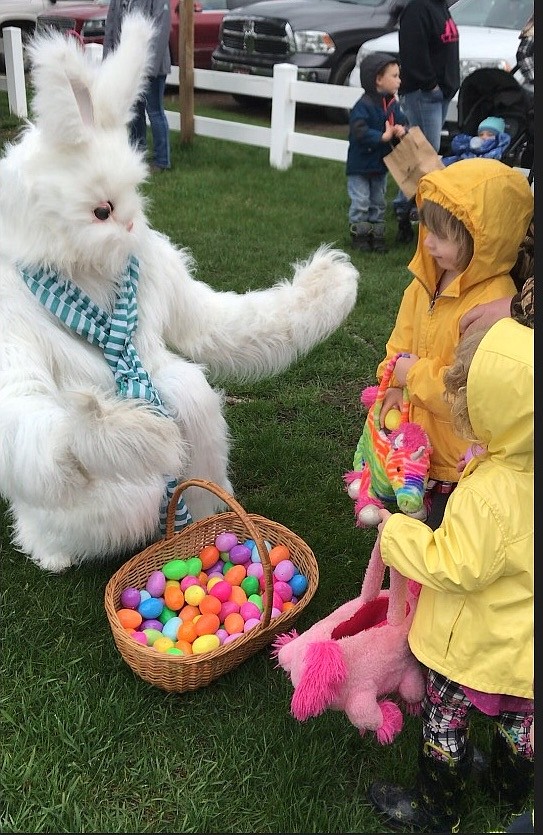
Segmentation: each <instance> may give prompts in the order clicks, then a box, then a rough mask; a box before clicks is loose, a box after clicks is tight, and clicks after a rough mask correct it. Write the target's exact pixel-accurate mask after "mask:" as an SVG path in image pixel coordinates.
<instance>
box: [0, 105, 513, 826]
mask: <svg viewBox="0 0 543 835" xmlns="http://www.w3.org/2000/svg"><path fill="white" fill-rule="evenodd" d="M0 124H1V126H2V139H5V138H6V137H7V135H8V133H13V131H14V129H15V128H16V120H12V119H11V118H10V117H9V116H8V115H7V106H6V101H5V96H3V95H2V94H0ZM172 162H173V169H172V171H171V172H169V173H168V174H164V175H160V176H158V177H156V178H155V179H153V180H152V181H151V182H150V183H149V184H147V185H146V186H145V191H146V192H147V194H148V197H149V209H148V212H149V218H150V221H151V223H152V224H153V225H154V226H155V227H156V228H158V229H160V230H162V231H164V232H165V233H166V234H168V235H169V236H170V237H171V239H172V240H173V241H174V242H175V243H177V244H179V245H183V246H186V247H188V248H189V249H190V250H191V251H192V253H193V254H194V257H195V259H196V263H197V265H198V276H199V277H200V278H202V279H203V280H205V281H207V282H208V283H209V284H211V285H212V286H213V287H215V288H217V289H225V290H226V289H228V290H230V289H234V290H237V291H240V292H243V291H246V290H250V289H253V288H258V287H263V286H266V285H269V284H271V283H273V282H274V281H275V280H277V279H279V278H282V277H284V276H288V275H290V274H291V271H292V270H291V264H292V262H294V261H296V260H298V259H301V258H305V257H306V256H308V255H309V254H310V253H311V252H312V251H313V250H314V249H315V248H316V247H317V246H318V245H319V244H320V243H322V242H335V243H336V244H337V245H338V246H340V247H347V246H348V234H347V207H348V200H347V195H346V186H345V173H344V169H343V166H342V165H341V164H339V163H335V162H330V161H323V160H316V159H310V158H304V157H301V156H298V157H295V160H294V164H293V166H292V168H291V169H290V170H289V171H286V172H278V171H274V170H272V169H271V168H270V167H269V165H268V158H267V152H266V151H265V150H263V149H256V148H252V147H248V146H247V147H246V146H242V145H236V144H233V143H227V142H221V141H218V140H212V139H205V138H198V137H197V138H196V139H195V141H194V142H193V144H192V145H190V146H186V147H183V146H181V145H180V143H179V142H178V141H176V137H175V135H174V137H173V138H172ZM393 192H394V189H393V188H392V186H391V188H390V196H392V194H393ZM393 232H394V229H393V224H392V220H391V222H390V224H389V233H388V234H389V236H390V238H392V237H393ZM411 252H412V248H411V247H402V248H398V247H392V248H391V251H390V253H389V254H388V255H387V256H384V257H383V256H378V255H361V254H359V253H354V254H353V261H354V262H355V264H356V265H357V267H358V268H359V270H360V273H361V281H360V291H359V297H358V302H357V305H356V308H355V309H354V311H353V312H352V314H351V315H350V317H349V318H348V320H347V321H346V322H345V323H344V325H343V326H342V327H341V328H340V329H339V330H338V331H337V332H336V333H335V334H334V335H333V336H332V337H331V338H330V339H329V340H328V341H327V342H326V343H324V344H322V345H321V346H319V347H318V348H317V349H316V350H314V351H313V352H312V353H311V355H310V356H308V357H307V358H306V359H304V360H303V361H301V362H299V363H298V364H297V365H295V366H293V367H292V368H291V369H290V370H289V371H288V372H286V373H284V374H282V375H281V376H279V377H277V378H275V379H273V380H268V381H265V382H261V383H258V384H255V385H230V386H228V389H227V393H228V394H229V395H231V397H232V400H231V402H230V405H228V406H227V410H226V414H227V420H228V422H229V425H230V427H231V431H232V435H233V449H232V458H231V461H232V479H233V483H234V485H235V488H236V492H237V496H238V499H239V500H240V501H241V503H242V505H243V506H244V507H245V508H246V509H247V510H248V511H249V512H252V513H260V514H262V515H264V516H266V517H268V518H271V519H274V520H276V521H278V522H281V523H283V524H284V525H286V526H287V527H289V528H291V529H292V530H294V531H295V532H296V533H298V534H299V535H300V536H302V537H303V538H304V539H305V540H306V541H307V543H308V544H309V545H310V546H311V548H312V549H313V551H314V553H315V555H316V557H317V560H318V563H319V570H320V584H319V588H318V590H317V592H316V594H315V596H314V598H313V599H312V601H311V603H310V604H309V605H308V606H307V608H306V609H305V610H304V612H303V613H302V615H301V616H300V618H299V620H298V621H297V624H296V625H297V627H298V629H300V630H303V629H306V628H307V627H309V626H310V625H311V624H312V623H313V622H315V621H316V620H318V619H319V618H321V617H323V616H324V615H325V614H327V613H328V612H330V611H331V610H332V609H333V608H335V607H337V606H338V605H339V604H341V603H343V602H345V601H346V600H349V599H351V598H352V597H354V596H356V595H357V594H358V593H359V590H360V583H361V579H362V575H363V572H364V568H365V566H366V564H367V560H368V557H369V551H370V548H371V545H372V540H373V534H372V533H370V532H361V531H359V530H356V529H355V528H354V525H353V517H352V507H351V502H350V500H349V499H348V497H347V496H346V494H345V493H344V491H343V489H342V480H341V477H342V473H343V472H344V471H345V470H346V469H347V468H348V467H349V466H350V463H351V459H352V455H353V452H354V448H355V446H356V442H357V440H358V437H359V435H360V432H361V426H362V420H363V418H362V415H361V413H360V411H359V408H358V396H359V392H360V389H361V388H362V387H363V386H365V385H367V384H368V383H371V382H373V381H374V372H375V368H376V365H377V363H378V361H379V360H380V358H381V357H382V355H383V351H384V345H385V341H386V338H387V336H388V333H389V331H390V329H391V327H392V323H393V321H394V316H395V313H396V310H397V307H398V304H399V301H400V298H401V294H402V292H403V289H404V287H405V286H406V284H407V282H408V281H409V274H408V271H407V269H406V264H407V262H408V260H409V257H410V254H411ZM333 293H334V288H333V287H331V288H330V297H331V299H333ZM0 548H1V571H2V621H1V622H2V632H3V642H2V648H3V649H2V660H1V665H2V670H1V674H2V682H3V686H2V689H1V694H0V719H1V734H2V754H1V756H2V768H1V777H0V780H1V782H0V798H1V800H0V830H1V831H2V832H5V833H8V832H57V833H59V832H72V833H74V832H86V833H93V832H94V833H99V832H124V833H132V832H142V833H143V832H155V833H156V832H172V833H179V832H187V833H188V832H195V833H196V832H200V833H207V832H232V833H233V832H238V833H257V832H258V833H274V832H275V833H276V832H289V833H332V832H344V833H347V832H377V831H379V832H384V831H387V830H386V828H385V827H383V825H382V824H381V822H380V821H379V819H378V818H377V817H376V816H375V815H374V813H373V812H372V810H371V808H370V806H369V804H368V801H367V799H366V790H367V787H368V785H369V783H370V781H371V780H372V779H374V778H376V777H387V778H390V777H394V778H397V779H398V780H401V781H402V780H403V781H406V782H407V781H409V780H411V779H412V777H413V775H414V773H415V769H416V754H417V738H418V730H419V723H418V721H417V720H416V719H414V718H411V717H408V718H407V719H406V723H405V726H404V730H403V731H402V733H401V734H400V735H399V736H398V738H397V740H396V741H395V742H394V744H392V745H390V746H380V745H378V744H377V742H376V740H375V737H374V735H373V734H367V735H366V736H364V738H360V736H359V734H358V732H357V731H356V729H355V728H354V727H353V726H352V725H350V723H349V722H348V720H347V719H346V717H345V716H344V715H343V714H342V713H335V712H326V713H324V714H322V715H321V716H319V717H318V718H315V719H312V720H309V721H308V722H306V723H299V722H297V721H296V720H295V719H293V718H292V717H291V715H290V712H289V710H290V699H291V696H292V688H291V685H290V683H289V681H288V679H287V678H286V676H285V674H284V673H283V672H282V671H281V670H277V669H276V668H275V667H274V663H273V661H272V659H271V657H270V651H269V648H266V649H264V650H261V651H260V652H258V653H256V654H255V655H253V656H252V657H251V658H249V659H248V660H247V661H245V662H244V663H243V664H242V665H241V666H240V667H238V668H237V669H235V670H232V671H231V672H229V673H227V674H225V675H224V676H223V677H221V678H220V679H218V680H217V681H216V682H213V683H212V684H210V685H208V686H207V687H205V688H202V689H200V690H197V691H195V692H190V693H184V694H172V693H166V692H164V691H162V690H160V689H158V688H155V687H153V686H151V685H148V684H146V683H145V682H144V681H142V680H141V679H140V678H138V677H137V676H136V675H135V674H134V673H133V672H132V671H131V669H130V668H129V667H128V666H127V665H126V664H125V663H124V661H123V660H122V658H121V656H120V655H119V654H118V652H117V650H116V648H115V645H114V642H113V639H112V635H111V632H110V629H109V625H108V621H107V618H106V614H105V611H104V607H103V595H104V590H105V586H106V583H107V581H108V579H109V578H110V576H111V575H112V574H113V572H114V571H115V570H116V568H117V567H118V566H119V564H120V563H119V562H118V561H117V562H111V563H107V564H103V563H98V564H93V565H88V564H87V565H85V566H83V567H82V568H79V569H77V570H70V571H69V572H68V573H66V574H64V575H60V576H52V575H49V574H47V573H45V572H43V571H41V570H39V569H38V568H37V567H36V566H35V565H34V564H33V563H32V562H30V561H29V560H28V559H27V558H26V557H25V556H24V555H22V554H19V553H17V552H16V551H15V550H14V549H13V548H12V547H11V546H10V544H9V524H8V517H7V515H4V524H3V526H2V528H1V539H0ZM473 734H474V738H475V740H476V741H477V742H478V743H479V744H480V745H481V747H483V748H485V749H487V750H488V747H489V739H490V723H487V722H485V721H484V720H482V719H480V718H479V719H477V717H476V721H475V722H474V726H473ZM504 814H505V812H504V810H500V808H499V807H498V806H497V805H496V804H495V802H494V801H491V800H490V799H489V798H488V797H487V796H486V795H484V794H482V793H481V792H479V791H477V790H474V791H473V793H472V794H471V795H470V803H469V811H468V813H467V814H466V816H465V819H464V828H463V830H462V831H463V832H485V831H493V830H494V831H496V830H498V829H499V828H500V825H501V823H502V822H503V817H504Z"/></svg>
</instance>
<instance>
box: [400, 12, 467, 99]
mask: <svg viewBox="0 0 543 835" xmlns="http://www.w3.org/2000/svg"><path fill="white" fill-rule="evenodd" d="M453 12H454V6H453ZM399 42H400V72H401V77H402V86H401V88H400V93H412V92H414V91H415V90H432V89H433V88H434V87H435V86H436V84H437V85H439V87H440V88H441V91H442V93H443V97H444V98H445V99H452V97H453V96H454V94H455V93H456V91H457V90H458V88H459V87H460V60H459V53H458V29H457V28H456V24H455V22H454V20H453V18H452V16H451V13H450V11H449V6H448V3H447V0H409V2H408V3H407V5H406V7H405V9H404V10H403V12H402V14H401V16H400V31H399Z"/></svg>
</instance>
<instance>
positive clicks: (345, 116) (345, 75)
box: [325, 53, 356, 125]
mask: <svg viewBox="0 0 543 835" xmlns="http://www.w3.org/2000/svg"><path fill="white" fill-rule="evenodd" d="M355 62H356V55H355V54H354V53H353V54H352V55H346V56H345V57H344V58H343V59H342V60H341V61H340V63H339V65H338V67H337V69H336V70H335V71H334V73H333V75H332V77H331V79H330V84H340V85H342V86H348V85H349V76H350V75H351V72H352V70H353V67H354V65H355ZM325 111H326V118H327V119H328V120H329V121H330V122H333V123H334V124H335V125H346V124H347V123H348V121H349V111H348V109H347V108H344V107H326V108H325Z"/></svg>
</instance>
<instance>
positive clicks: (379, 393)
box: [373, 351, 409, 426]
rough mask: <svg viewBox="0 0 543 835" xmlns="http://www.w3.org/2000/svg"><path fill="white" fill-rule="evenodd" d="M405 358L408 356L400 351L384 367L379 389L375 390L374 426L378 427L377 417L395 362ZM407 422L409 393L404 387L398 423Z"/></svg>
mask: <svg viewBox="0 0 543 835" xmlns="http://www.w3.org/2000/svg"><path fill="white" fill-rule="evenodd" d="M405 356H408V354H404V353H402V352H401V351H400V352H399V353H397V354H395V355H394V356H393V357H391V358H390V359H389V361H388V362H387V364H386V366H385V370H384V372H383V376H382V377H381V382H380V383H379V388H378V389H377V397H376V398H375V403H374V404H373V419H374V421H375V425H376V426H380V421H379V416H380V414H381V407H382V405H383V400H384V399H385V394H386V393H387V390H388V387H389V384H390V380H391V379H392V375H393V373H394V369H395V367H396V362H397V361H398V360H399V358H400V357H405ZM408 421H409V393H408V391H407V386H404V387H403V389H402V408H401V412H400V423H407V422H408Z"/></svg>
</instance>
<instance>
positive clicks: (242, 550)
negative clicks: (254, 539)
mask: <svg viewBox="0 0 543 835" xmlns="http://www.w3.org/2000/svg"><path fill="white" fill-rule="evenodd" d="M229 555H230V561H231V562H233V563H234V565H243V563H244V562H249V560H250V559H251V549H250V548H247V546H246V545H234V547H233V548H230V551H229Z"/></svg>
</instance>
